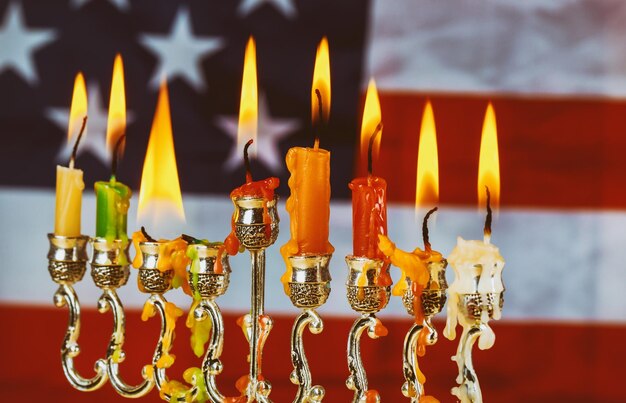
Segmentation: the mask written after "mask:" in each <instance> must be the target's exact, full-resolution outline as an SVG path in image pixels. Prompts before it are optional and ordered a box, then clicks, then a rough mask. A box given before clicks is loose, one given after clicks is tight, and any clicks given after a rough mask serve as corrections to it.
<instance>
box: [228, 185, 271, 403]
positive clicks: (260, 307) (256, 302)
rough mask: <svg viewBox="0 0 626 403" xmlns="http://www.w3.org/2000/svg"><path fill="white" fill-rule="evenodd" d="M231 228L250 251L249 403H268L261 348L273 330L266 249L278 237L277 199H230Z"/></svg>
mask: <svg viewBox="0 0 626 403" xmlns="http://www.w3.org/2000/svg"><path fill="white" fill-rule="evenodd" d="M232 201H233V204H234V206H235V211H234V213H233V226H234V231H235V235H236V236H237V239H238V240H239V242H240V243H241V245H243V246H244V247H245V248H246V249H248V251H249V252H250V260H251V271H252V292H251V313H250V315H246V317H244V321H243V324H244V327H245V334H246V336H247V338H248V342H249V344H250V373H249V382H248V385H247V387H246V392H245V394H246V396H247V397H248V401H252V400H256V401H258V402H260V403H266V402H270V400H269V394H270V392H271V390H272V386H271V384H270V382H269V381H267V380H266V379H265V378H263V376H262V368H261V359H262V356H263V346H264V345H265V341H266V339H267V337H268V336H269V332H270V331H271V330H272V326H273V322H272V319H271V318H270V317H269V316H268V315H265V248H267V247H269V246H271V245H272V244H273V243H274V242H276V238H277V237H278V223H279V218H278V210H277V202H278V197H277V196H274V198H273V199H271V200H268V199H265V198H263V197H252V196H243V197H233V198H232Z"/></svg>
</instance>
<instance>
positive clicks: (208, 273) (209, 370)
mask: <svg viewBox="0 0 626 403" xmlns="http://www.w3.org/2000/svg"><path fill="white" fill-rule="evenodd" d="M189 247H190V248H194V249H195V254H196V255H197V257H198V264H197V266H193V265H192V266H191V267H190V268H189V270H188V271H187V276H188V278H189V286H190V288H191V292H192V295H193V296H194V298H197V297H200V302H199V303H198V305H197V306H196V308H195V309H194V319H195V320H197V321H205V320H210V321H211V336H210V339H209V345H208V347H207V350H206V353H205V356H204V360H203V362H202V373H203V376H204V384H205V385H206V389H207V393H208V395H209V398H210V400H211V401H214V402H222V401H224V400H225V398H224V395H222V394H221V393H220V391H219V390H218V388H217V384H216V377H217V376H218V375H219V374H220V373H221V372H222V370H223V365H222V362H221V361H220V356H221V355H222V350H223V348H224V320H223V319H222V314H221V312H220V309H219V307H218V306H217V303H216V302H215V300H216V298H217V297H219V296H221V295H224V293H226V290H227V289H228V285H229V284H230V273H231V269H230V263H229V261H228V254H227V253H224V252H223V251H222V252H221V253H220V250H219V247H215V246H207V245H204V244H193V245H190V246H189ZM218 259H221V262H220V264H218V263H217V260H218ZM218 266H219V267H221V270H220V271H219V272H217V271H216V267H218Z"/></svg>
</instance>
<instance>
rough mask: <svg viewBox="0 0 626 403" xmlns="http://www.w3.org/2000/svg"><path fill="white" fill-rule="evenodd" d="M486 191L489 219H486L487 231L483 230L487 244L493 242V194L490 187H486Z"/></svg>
mask: <svg viewBox="0 0 626 403" xmlns="http://www.w3.org/2000/svg"><path fill="white" fill-rule="evenodd" d="M485 191H486V192H487V217H485V229H484V230H483V233H484V236H485V243H489V241H490V240H491V220H492V212H491V193H490V192H489V187H488V186H485Z"/></svg>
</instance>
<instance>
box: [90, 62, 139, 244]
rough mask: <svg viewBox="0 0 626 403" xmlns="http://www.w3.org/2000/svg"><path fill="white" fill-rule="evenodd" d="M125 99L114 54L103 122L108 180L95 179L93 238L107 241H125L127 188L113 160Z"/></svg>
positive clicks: (121, 130)
mask: <svg viewBox="0 0 626 403" xmlns="http://www.w3.org/2000/svg"><path fill="white" fill-rule="evenodd" d="M125 113H126V101H125V95H124V66H123V64H122V57H121V56H120V55H119V54H118V55H117V56H116V57H115V62H114V65H113V80H112V82H111V98H110V101H109V119H108V123H107V136H106V137H107V140H106V143H107V148H108V149H109V150H110V151H111V152H112V154H113V158H112V159H113V164H112V169H111V171H112V173H111V179H110V180H109V181H108V182H105V181H100V182H96V183H95V185H94V187H95V191H96V201H97V202H96V203H97V204H96V206H97V207H96V237H101V238H106V239H107V240H108V241H113V240H115V239H121V240H122V241H128V235H127V233H126V224H127V214H128V207H129V204H130V197H131V190H130V188H129V187H128V186H126V185H124V184H123V183H121V182H118V181H117V178H116V173H117V172H116V171H117V161H118V159H119V157H120V155H121V153H122V150H123V146H124V141H125V134H124V131H125V130H126V117H125Z"/></svg>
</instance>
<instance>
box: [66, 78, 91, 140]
mask: <svg viewBox="0 0 626 403" xmlns="http://www.w3.org/2000/svg"><path fill="white" fill-rule="evenodd" d="M85 116H87V89H86V87H85V77H83V73H82V72H80V71H79V72H78V74H76V78H75V79H74V91H73V92H72V104H71V106H70V119H69V124H68V126H67V142H68V144H72V143H73V138H74V137H76V136H78V133H79V132H80V128H81V126H82V125H83V119H84V118H85ZM85 134H86V133H83V136H85ZM83 139H84V138H83Z"/></svg>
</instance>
